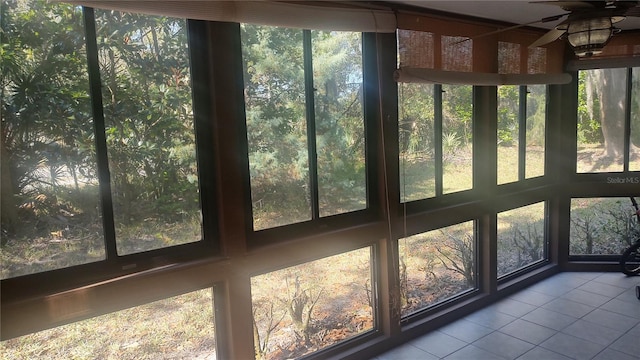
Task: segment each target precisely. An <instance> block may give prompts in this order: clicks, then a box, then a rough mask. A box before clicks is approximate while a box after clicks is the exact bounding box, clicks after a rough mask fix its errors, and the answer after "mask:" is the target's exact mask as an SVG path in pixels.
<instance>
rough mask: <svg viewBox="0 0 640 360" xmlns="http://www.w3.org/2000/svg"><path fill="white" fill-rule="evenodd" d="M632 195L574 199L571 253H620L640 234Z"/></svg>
mask: <svg viewBox="0 0 640 360" xmlns="http://www.w3.org/2000/svg"><path fill="white" fill-rule="evenodd" d="M634 212H635V210H634V208H633V205H632V204H631V200H630V199H629V198H626V197H625V198H584V199H582V198H580V199H571V230H570V235H569V244H570V247H569V254H570V255H607V254H612V255H619V254H622V252H623V251H624V250H625V249H626V248H627V247H629V246H630V245H631V244H632V243H633V241H635V239H636V238H637V237H638V236H640V231H638V224H636V218H635V216H633V214H634Z"/></svg>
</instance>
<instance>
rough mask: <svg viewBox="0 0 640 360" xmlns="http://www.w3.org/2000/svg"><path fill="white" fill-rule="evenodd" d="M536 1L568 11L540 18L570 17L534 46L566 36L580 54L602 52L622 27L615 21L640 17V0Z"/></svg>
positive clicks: (581, 55) (584, 55)
mask: <svg viewBox="0 0 640 360" xmlns="http://www.w3.org/2000/svg"><path fill="white" fill-rule="evenodd" d="M533 3H538V4H549V5H555V6H559V7H561V8H562V9H564V10H566V11H568V13H564V14H560V15H556V16H550V17H547V18H544V19H541V20H539V21H537V22H538V23H540V22H549V21H555V20H559V19H561V18H563V17H565V16H566V17H567V18H566V19H565V20H564V21H562V22H561V23H560V24H558V25H557V26H556V27H555V28H554V29H552V30H551V31H549V32H547V33H546V34H544V35H543V36H542V37H540V38H539V39H538V40H536V41H535V42H534V43H532V44H531V45H529V47H530V48H532V47H538V46H542V45H545V44H548V43H550V42H552V41H555V40H557V39H560V38H566V39H567V41H568V42H569V44H570V45H571V47H572V48H573V50H574V52H575V53H576V55H577V56H579V57H589V56H593V55H596V54H599V53H601V52H602V49H603V48H604V46H605V45H606V44H607V43H608V42H609V40H610V39H611V36H612V35H613V34H615V33H617V32H619V30H618V29H616V28H615V27H614V24H616V23H618V22H620V21H622V20H624V19H625V18H626V17H629V16H637V17H640V1H638V0H635V1H631V0H613V1H604V0H602V1H596V0H592V1H562V0H561V1H536V2H533Z"/></svg>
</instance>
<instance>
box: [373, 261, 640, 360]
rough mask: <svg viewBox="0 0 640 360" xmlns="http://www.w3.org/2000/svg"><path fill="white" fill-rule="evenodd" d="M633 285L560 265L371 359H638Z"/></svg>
mask: <svg viewBox="0 0 640 360" xmlns="http://www.w3.org/2000/svg"><path fill="white" fill-rule="evenodd" d="M636 285H640V277H638V276H636V277H625V276H624V275H623V274H621V273H596V272H565V273H560V274H558V275H555V276H553V277H551V278H549V279H546V280H544V281H542V282H539V283H537V284H534V285H532V286H530V287H528V288H526V289H524V290H522V291H520V292H518V293H516V294H514V295H512V296H510V297H508V298H506V299H503V300H501V301H500V302H498V303H496V304H493V305H491V306H489V307H487V308H484V309H482V310H479V311H477V312H475V313H473V314H471V315H469V316H467V317H465V318H463V319H460V320H458V321H456V322H453V323H451V324H449V325H447V326H445V327H442V328H440V329H438V330H435V331H432V332H430V333H427V334H425V335H424V336H422V337H419V338H416V339H414V340H411V341H409V342H407V343H405V344H403V345H401V346H399V347H397V348H394V349H392V350H390V351H388V352H386V353H384V354H381V355H379V356H377V357H375V358H374V360H404V359H420V360H422V359H424V360H429V359H447V360H449V359H464V360H475V359H478V360H480V359H499V360H505V359H518V360H528V359H532V360H553V359H579V360H583V359H596V360H627V359H628V360H631V359H635V360H638V359H640V300H638V299H637V298H636V295H635V287H636Z"/></svg>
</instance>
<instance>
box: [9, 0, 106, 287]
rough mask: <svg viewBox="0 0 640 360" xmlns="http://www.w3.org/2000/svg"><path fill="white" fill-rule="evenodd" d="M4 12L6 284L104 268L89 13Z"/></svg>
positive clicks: (53, 9)
mask: <svg viewBox="0 0 640 360" xmlns="http://www.w3.org/2000/svg"><path fill="white" fill-rule="evenodd" d="M2 8H3V9H2V11H3V14H2V16H3V19H2V32H3V44H2V46H3V49H2V68H3V71H2V74H3V75H2V114H1V116H0V118H2V129H1V130H2V131H1V138H0V150H1V154H0V160H1V169H0V173H1V174H2V181H1V182H0V184H1V189H2V194H1V196H0V197H1V199H2V209H1V210H0V214H1V217H2V231H0V241H1V243H2V251H0V259H1V264H2V265H1V276H0V277H1V278H2V279H5V278H10V277H14V276H19V275H26V274H32V273H36V272H41V271H48V270H54V269H59V268H63V267H68V266H73V265H79V264H85V263H89V262H94V261H98V260H103V259H104V258H105V248H104V239H103V231H102V219H101V213H100V198H99V188H98V181H97V174H96V159H95V147H94V135H93V119H92V115H91V103H90V99H89V93H88V91H89V81H88V76H87V65H86V59H87V55H86V51H85V45H84V28H83V22H82V11H81V9H80V8H78V7H74V6H71V5H63V4H60V3H50V2H48V1H44V0H42V1H20V2H16V1H10V2H6V3H3V5H2ZM5 41H6V42H5Z"/></svg>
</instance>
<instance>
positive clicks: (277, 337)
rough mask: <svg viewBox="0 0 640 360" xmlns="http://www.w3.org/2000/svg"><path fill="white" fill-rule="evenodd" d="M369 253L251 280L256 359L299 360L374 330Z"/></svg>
mask: <svg viewBox="0 0 640 360" xmlns="http://www.w3.org/2000/svg"><path fill="white" fill-rule="evenodd" d="M371 274H372V269H371V249H370V248H363V249H359V250H354V251H350V252H348V253H344V254H340V255H335V256H331V257H328V258H324V259H320V260H316V261H312V262H309V263H305V264H301V265H297V266H292V267H289V268H286V269H282V270H278V271H274V272H271V273H268V274H264V275H259V276H254V277H252V278H251V294H252V295H251V296H252V301H253V321H254V343H255V344H254V345H255V347H256V349H255V350H256V354H257V356H256V357H257V358H266V359H275V358H278V359H291V358H299V357H301V356H303V355H306V354H310V353H312V352H314V351H317V350H320V349H323V348H326V347H328V346H331V345H334V344H337V343H339V342H342V341H345V340H347V339H350V338H352V337H354V336H357V335H360V334H363V333H364V332H367V331H369V330H373V328H374V324H375V320H374V315H373V313H374V312H373V296H374V294H375V292H374V291H373V290H372V288H373V286H372V278H371Z"/></svg>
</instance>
